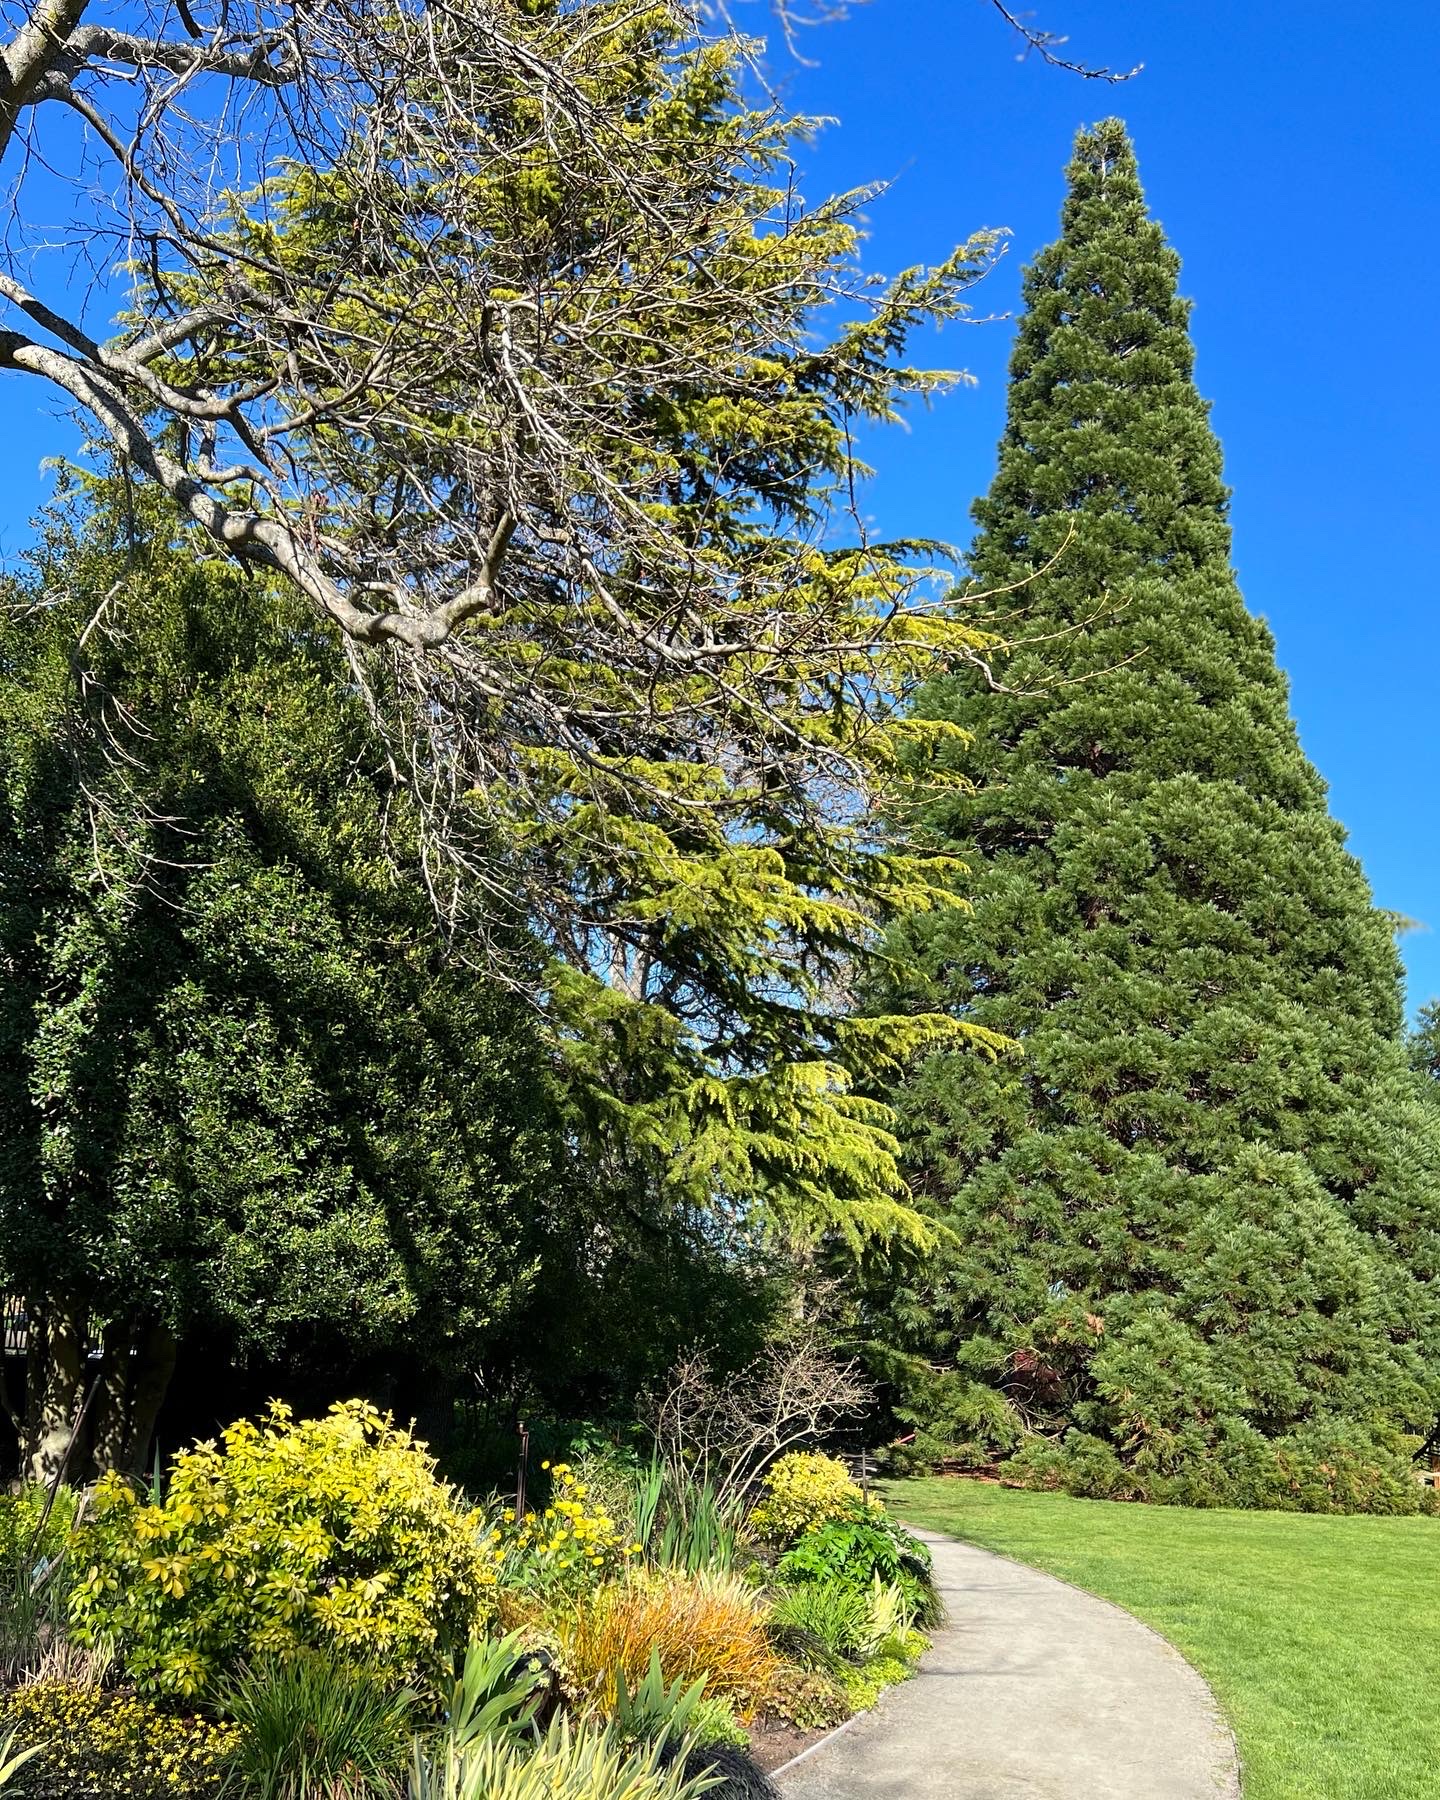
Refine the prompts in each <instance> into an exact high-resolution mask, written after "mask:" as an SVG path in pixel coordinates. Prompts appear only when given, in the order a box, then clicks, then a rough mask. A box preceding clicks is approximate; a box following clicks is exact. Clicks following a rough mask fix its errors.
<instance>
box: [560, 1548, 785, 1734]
mask: <svg viewBox="0 0 1440 1800" xmlns="http://www.w3.org/2000/svg"><path fill="white" fill-rule="evenodd" d="M550 1626H551V1629H552V1630H553V1631H554V1633H555V1636H556V1638H557V1639H558V1641H559V1644H560V1647H561V1654H562V1656H563V1659H564V1664H565V1671H566V1674H567V1676H568V1677H569V1679H570V1681H571V1682H572V1683H573V1685H574V1686H575V1688H576V1689H577V1690H578V1691H579V1692H580V1693H581V1694H582V1695H584V1696H585V1697H586V1698H587V1699H589V1700H591V1701H593V1702H594V1703H595V1704H597V1705H598V1706H600V1707H601V1708H602V1709H603V1710H604V1711H606V1712H607V1713H608V1712H613V1711H614V1709H615V1704H616V1676H617V1672H619V1673H620V1674H622V1675H623V1677H624V1679H625V1681H626V1682H627V1683H628V1684H629V1686H630V1688H631V1689H632V1690H633V1689H634V1688H635V1687H637V1686H638V1685H639V1684H640V1683H641V1682H642V1681H644V1679H645V1678H646V1676H647V1674H648V1673H649V1670H650V1667H651V1659H652V1657H655V1656H658V1658H659V1667H660V1670H661V1673H662V1675H663V1678H664V1679H665V1680H666V1681H668V1682H675V1681H685V1682H692V1681H696V1680H698V1679H699V1678H700V1677H702V1676H703V1677H704V1680H705V1694H706V1696H707V1697H708V1698H710V1699H723V1700H726V1701H728V1702H729V1703H730V1704H731V1705H732V1706H733V1707H734V1709H735V1711H736V1713H737V1714H738V1715H739V1717H740V1718H741V1719H742V1720H743V1719H748V1718H750V1717H752V1716H753V1715H754V1713H755V1711H756V1710H757V1708H759V1707H761V1706H763V1704H764V1703H765V1700H766V1698H767V1696H768V1694H769V1692H770V1689H771V1687H772V1686H773V1685H774V1683H775V1681H776V1679H777V1677H778V1674H779V1669H780V1664H779V1659H778V1658H777V1656H776V1655H775V1652H774V1651H773V1649H772V1648H771V1646H770V1642H769V1639H768V1637H767V1636H766V1630H765V1603H764V1601H763V1599H762V1598H761V1596H760V1595H758V1594H757V1593H756V1592H755V1590H754V1589H753V1588H750V1587H747V1586H746V1585H745V1583H744V1582H742V1581H740V1580H738V1579H737V1578H735V1577H734V1576H729V1575H719V1574H716V1575H704V1574H701V1575H682V1574H678V1573H673V1572H665V1573H650V1572H647V1571H641V1570H634V1571H632V1572H631V1573H630V1574H629V1575H627V1577H626V1578H625V1579H624V1580H622V1581H617V1582H612V1583H610V1584H609V1585H607V1586H605V1587H602V1588H598V1589H596V1590H595V1592H594V1593H591V1594H588V1595H584V1596H582V1597H581V1598H580V1599H579V1600H578V1602H577V1603H576V1604H574V1605H573V1606H571V1607H569V1608H566V1609H564V1610H559V1611H556V1612H555V1613H553V1614H552V1615H551V1618H550Z"/></svg>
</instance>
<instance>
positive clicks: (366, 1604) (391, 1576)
mask: <svg viewBox="0 0 1440 1800" xmlns="http://www.w3.org/2000/svg"><path fill="white" fill-rule="evenodd" d="M223 1439H224V1441H223V1444H222V1445H221V1446H218V1447H217V1446H216V1445H215V1444H199V1445H197V1446H196V1447H195V1448H193V1449H191V1450H188V1451H185V1452H183V1453H182V1454H181V1455H180V1456H177V1457H176V1458H175V1461H174V1463H173V1464H172V1466H171V1470H170V1483H169V1489H168V1492H167V1493H166V1496H165V1499H164V1501H163V1502H162V1503H161V1504H159V1505H155V1504H146V1503H144V1502H143V1501H141V1500H140V1499H139V1498H138V1497H137V1495H136V1494H135V1492H134V1490H133V1489H132V1488H131V1486H130V1484H129V1483H128V1482H126V1481H125V1480H123V1479H122V1478H121V1477H119V1476H114V1475H112V1476H107V1477H106V1478H105V1479H104V1480H102V1481H101V1482H100V1484H99V1486H98V1487H97V1489H96V1491H95V1500H94V1518H93V1521H92V1522H91V1523H89V1524H87V1525H85V1526H84V1527H82V1529H81V1532H80V1534H79V1536H78V1538H77V1541H76V1546H75V1555H76V1562H77V1565H78V1580H77V1584H76V1588H75V1592H74V1596H73V1598H72V1601H71V1610H72V1616H73V1619H74V1629H75V1633H76V1635H77V1636H78V1637H79V1639H80V1640H81V1641H82V1642H90V1643H94V1642H96V1641H100V1640H109V1641H111V1642H113V1644H114V1646H115V1649H116V1650H117V1652H118V1653H119V1655H120V1657H121V1658H122V1660H123V1663H124V1666H125V1669H126V1671H127V1673H128V1674H129V1676H130V1678H131V1679H132V1680H133V1681H134V1683H135V1684H136V1686H137V1687H138V1688H140V1689H142V1690H143V1691H147V1692H156V1693H167V1694H180V1695H186V1696H189V1695H194V1694H198V1693H200V1692H202V1691H203V1690H204V1689H205V1688H206V1687H207V1686H209V1684H210V1683H211V1682H212V1681H213V1679H214V1678H215V1677H216V1676H217V1675H219V1674H221V1673H223V1672H226V1671H228V1670H229V1669H231V1668H233V1667H234V1666H235V1665H237V1664H238V1663H240V1662H244V1661H247V1660H249V1659H252V1658H254V1659H265V1658H270V1657H277V1656H278V1657H284V1656H287V1655H289V1654H291V1653H293V1652H294V1651H296V1650H297V1649H301V1648H312V1649H319V1650H329V1651H333V1652H335V1653H336V1654H338V1655H340V1656H343V1657H346V1658H348V1659H349V1660H351V1661H353V1662H356V1663H360V1664H365V1665H368V1666H371V1667H374V1668H376V1669H378V1670H380V1671H382V1672H384V1673H385V1674H387V1675H389V1676H392V1677H393V1678H394V1679H395V1680H396V1681H397V1682H401V1681H404V1682H410V1683H413V1684H415V1685H417V1686H419V1687H420V1688H421V1689H422V1690H433V1689H434V1688H435V1687H436V1686H437V1684H439V1683H441V1682H443V1681H444V1680H445V1679H446V1677H447V1674H448V1653H449V1649H450V1646H451V1645H452V1644H453V1643H454V1642H456V1641H459V1640H463V1639H464V1637H465V1636H466V1635H467V1633H468V1632H469V1630H470V1629H471V1627H472V1625H473V1623H474V1621H475V1619H476V1616H477V1613H478V1612H479V1610H480V1606H481V1601H482V1596H483V1595H484V1594H485V1593H486V1591H487V1590H488V1589H489V1588H490V1587H492V1586H493V1583H494V1579H495V1577H494V1569H493V1564H492V1562H491V1560H490V1559H489V1558H488V1557H487V1556H486V1554H485V1553H484V1551H483V1549H482V1547H481V1544H480V1542H479V1541H478V1529H479V1522H478V1519H477V1517H476V1516H475V1515H474V1514H472V1513H470V1512H468V1511H466V1509H465V1508H464V1507H463V1506H461V1504H460V1503H459V1501H458V1499H457V1496H456V1494H455V1492H454V1490H453V1489H451V1488H449V1487H447V1486H445V1484H444V1483H442V1482H441V1481H439V1480H438V1479H437V1478H436V1475H435V1469H434V1464H433V1463H432V1462H431V1460H430V1458H429V1457H428V1456H427V1455H426V1453H425V1449H424V1446H423V1445H422V1444H419V1443H417V1442H416V1441H415V1440H414V1439H413V1438H411V1437H410V1436H409V1435H408V1434H407V1433H405V1432H403V1431H397V1430H396V1429H395V1427H394V1425H393V1423H392V1422H391V1421H390V1420H389V1419H387V1418H384V1417H382V1415H381V1414H379V1413H378V1412H376V1411H375V1409H374V1408H373V1407H371V1406H368V1405H366V1404H364V1403H363V1402H361V1401H347V1402H345V1403H343V1404H341V1405H338V1406H334V1407H332V1408H331V1410H330V1412H329V1414H328V1415H327V1416H326V1417H325V1418H323V1419H306V1420H301V1421H298V1422H297V1421H296V1420H294V1419H293V1418H292V1416H291V1413H290V1411H289V1409H288V1408H287V1407H285V1406H282V1405H280V1404H279V1403H278V1402H276V1403H274V1404H272V1406H271V1407H270V1409H269V1413H268V1415H267V1417H266V1419H265V1421H264V1423H263V1424H261V1425H255V1424H253V1423H251V1422H250V1421H248V1420H242V1421H241V1422H240V1423H239V1424H236V1425H232V1426H231V1427H230V1428H229V1429H228V1430H227V1431H226V1432H225V1433H224V1434H223Z"/></svg>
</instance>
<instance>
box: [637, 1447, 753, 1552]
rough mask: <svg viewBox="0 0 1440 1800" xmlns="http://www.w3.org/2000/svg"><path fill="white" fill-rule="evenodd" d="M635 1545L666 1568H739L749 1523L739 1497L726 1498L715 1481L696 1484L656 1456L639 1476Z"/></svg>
mask: <svg viewBox="0 0 1440 1800" xmlns="http://www.w3.org/2000/svg"><path fill="white" fill-rule="evenodd" d="M631 1510H632V1516H633V1519H634V1524H635V1541H636V1543H637V1544H638V1545H639V1547H640V1551H641V1554H642V1555H643V1556H644V1558H645V1560H646V1561H647V1562H648V1563H652V1564H654V1565H655V1566H656V1567H657V1568H662V1569H681V1570H684V1571H685V1572H686V1573H687V1574H691V1575H696V1574H699V1573H700V1572H701V1571H702V1570H706V1569H711V1570H716V1571H724V1570H729V1569H733V1568H734V1567H735V1561H736V1557H737V1555H738V1553H739V1546H740V1534H741V1529H742V1526H743V1524H744V1522H745V1507H744V1502H743V1500H742V1499H741V1497H740V1496H739V1495H722V1494H720V1493H718V1492H717V1491H716V1488H715V1484H714V1482H713V1481H708V1480H707V1481H693V1480H691V1479H690V1478H689V1477H688V1476H685V1475H682V1474H679V1473H677V1471H676V1470H674V1469H672V1468H671V1467H670V1466H669V1465H668V1464H666V1463H664V1462H662V1461H661V1460H660V1458H658V1457H656V1458H654V1459H652V1461H651V1462H650V1463H649V1464H648V1465H647V1467H645V1468H644V1469H642V1470H640V1471H639V1472H638V1473H637V1475H636V1477H635V1485H634V1493H633V1501H632V1509H631Z"/></svg>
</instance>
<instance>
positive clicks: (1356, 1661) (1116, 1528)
mask: <svg viewBox="0 0 1440 1800" xmlns="http://www.w3.org/2000/svg"><path fill="white" fill-rule="evenodd" d="M889 1499H890V1502H891V1504H892V1505H893V1506H894V1508H895V1509H896V1511H897V1512H899V1514H900V1515H901V1516H902V1517H903V1518H907V1519H910V1520H912V1521H913V1522H914V1523H915V1524H918V1525H928V1526H932V1527H933V1528H934V1529H935V1530H937V1531H947V1532H950V1533H951V1534H952V1535H953V1536H955V1537H960V1538H965V1539H967V1540H968V1541H969V1542H970V1543H973V1544H981V1545H983V1546H984V1547H985V1548H986V1549H989V1550H999V1551H1001V1552H1002V1553H1003V1554H1004V1555H1006V1556H1013V1557H1015V1558H1016V1559H1017V1561H1020V1562H1026V1563H1031V1564H1033V1565H1034V1566H1035V1567H1036V1568H1040V1569H1049V1570H1050V1571H1052V1572H1053V1573H1054V1574H1056V1575H1062V1576H1064V1578H1065V1579H1066V1580H1067V1581H1073V1582H1074V1583H1075V1584H1076V1585H1077V1586H1078V1587H1083V1588H1088V1589H1089V1590H1090V1591H1091V1592H1092V1593H1096V1594H1103V1595H1104V1596H1105V1597H1106V1599H1108V1600H1113V1601H1115V1602H1116V1603H1117V1604H1118V1605H1120V1606H1123V1607H1125V1608H1126V1609H1127V1610H1128V1611H1130V1612H1132V1613H1134V1614H1135V1616H1136V1617H1137V1618H1140V1619H1144V1620H1145V1621H1146V1623H1147V1624H1150V1625H1153V1626H1154V1627H1155V1629H1156V1630H1157V1631H1160V1632H1162V1633H1163V1634H1164V1636H1166V1637H1167V1638H1169V1640H1170V1641H1171V1643H1172V1644H1175V1645H1177V1646H1178V1647H1179V1648H1180V1649H1181V1650H1183V1651H1184V1653H1185V1654H1186V1656H1188V1657H1189V1658H1190V1660H1191V1662H1193V1663H1194V1664H1195V1666H1196V1667H1197V1668H1198V1669H1200V1670H1201V1672H1202V1673H1203V1674H1204V1675H1205V1676H1206V1678H1207V1679H1208V1680H1209V1682H1210V1684H1211V1686H1212V1687H1213V1688H1214V1690H1215V1693H1216V1695H1217V1697H1218V1698H1219V1701H1220V1704H1221V1705H1222V1706H1223V1707H1224V1709H1225V1711H1226V1713H1227V1715H1228V1717H1229V1719H1230V1723H1231V1725H1232V1726H1233V1727H1234V1731H1235V1736H1236V1739H1237V1740H1238V1742H1239V1745H1240V1755H1241V1758H1242V1760H1243V1763H1244V1770H1245V1796H1246V1800H1422V1797H1423V1800H1435V1796H1436V1795H1437V1794H1440V1520H1436V1519H1372V1518H1345V1519H1332V1518H1315V1517H1310V1516H1306V1515H1300V1514H1294V1513H1247V1512H1192V1511H1189V1510H1187V1509H1184V1508H1181V1507H1166V1506H1122V1505H1117V1504H1114V1503H1112V1502H1109V1501H1104V1500H1070V1499H1067V1498H1065V1497H1064V1496H1061V1495H1053V1494H1021V1493H1012V1492H1010V1491H1009V1490H1007V1489H1004V1488H997V1487H990V1486H986V1485H983V1484H981V1483H978V1482H970V1481H944V1480H933V1481H906V1482H896V1483H894V1484H892V1486H891V1487H890V1489H889Z"/></svg>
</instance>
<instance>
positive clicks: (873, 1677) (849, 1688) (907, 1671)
mask: <svg viewBox="0 0 1440 1800" xmlns="http://www.w3.org/2000/svg"><path fill="white" fill-rule="evenodd" d="M914 1673H915V1665H914V1663H912V1662H910V1661H908V1660H907V1659H906V1658H905V1657H903V1656H876V1657H872V1658H871V1659H870V1661H869V1662H864V1663H851V1664H848V1665H847V1666H846V1667H845V1668H844V1669H843V1670H842V1671H841V1675H840V1685H841V1686H842V1687H843V1688H844V1690H845V1697H846V1699H847V1700H848V1701H849V1702H850V1710H851V1711H852V1712H865V1711H866V1710H867V1709H868V1708H869V1707H872V1706H873V1705H874V1704H875V1702H876V1701H877V1700H878V1699H879V1698H880V1696H881V1695H882V1694H883V1693H884V1692H885V1690H886V1688H888V1687H894V1686H895V1684H896V1682H897V1681H908V1680H909V1679H910V1677H911V1676H912V1675H913V1674H914Z"/></svg>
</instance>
